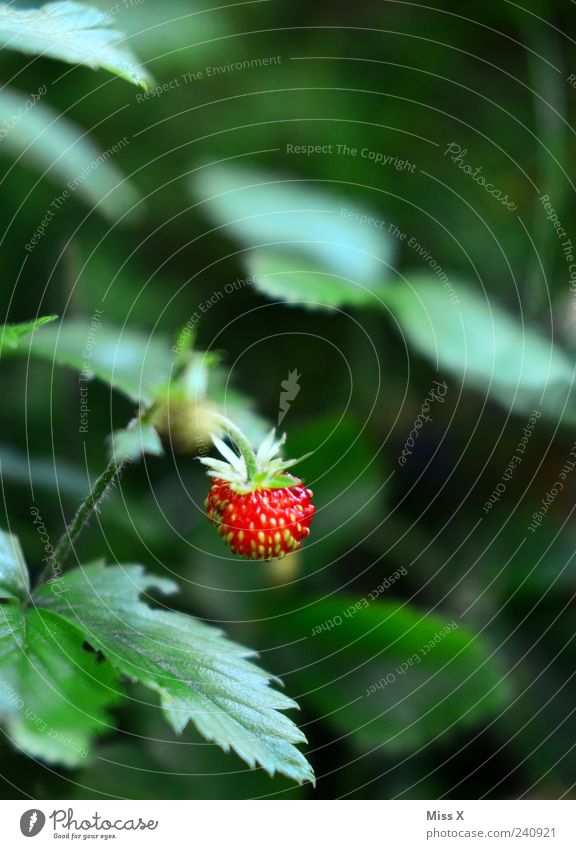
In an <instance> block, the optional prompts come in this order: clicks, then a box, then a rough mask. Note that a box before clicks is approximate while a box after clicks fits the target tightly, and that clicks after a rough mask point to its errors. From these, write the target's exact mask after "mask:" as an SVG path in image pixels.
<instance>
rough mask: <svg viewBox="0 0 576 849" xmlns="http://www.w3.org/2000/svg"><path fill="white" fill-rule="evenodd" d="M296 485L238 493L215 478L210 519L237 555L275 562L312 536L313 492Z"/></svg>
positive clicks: (227, 484)
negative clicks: (273, 559)
mask: <svg viewBox="0 0 576 849" xmlns="http://www.w3.org/2000/svg"><path fill="white" fill-rule="evenodd" d="M295 480H296V484H295V485H294V486H289V487H282V488H281V489H255V490H253V491H252V492H248V493H238V492H234V490H233V489H232V488H231V487H230V483H229V481H225V480H222V479H220V478H214V481H213V483H212V486H211V488H210V493H209V495H208V498H207V499H206V508H207V510H208V519H209V520H210V521H211V522H214V524H215V525H216V526H217V528H218V531H219V532H220V534H221V536H222V538H223V539H224V541H225V542H226V544H227V545H228V546H230V548H231V549H232V551H233V552H234V554H239V555H240V556H241V557H251V558H252V559H253V560H271V559H272V558H274V557H278V558H279V557H284V555H285V554H290V553H291V552H293V551H297V549H299V548H300V546H301V544H302V540H303V539H305V538H306V537H307V536H308V534H309V533H310V530H309V528H310V522H311V521H312V516H313V515H314V507H313V505H312V502H311V500H310V499H311V498H312V491H311V490H309V489H306V487H305V486H303V485H302V482H301V481H299V480H298V479H297V478H295Z"/></svg>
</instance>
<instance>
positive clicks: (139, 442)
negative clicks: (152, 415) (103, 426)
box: [109, 419, 164, 463]
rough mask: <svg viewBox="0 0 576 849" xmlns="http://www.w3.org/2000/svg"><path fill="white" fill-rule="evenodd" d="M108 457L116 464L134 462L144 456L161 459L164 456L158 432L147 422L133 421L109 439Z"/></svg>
mask: <svg viewBox="0 0 576 849" xmlns="http://www.w3.org/2000/svg"><path fill="white" fill-rule="evenodd" d="M109 442H110V456H111V457H112V458H113V459H114V460H115V461H116V463H123V462H134V461H136V460H139V459H140V457H142V455H144V454H151V455H153V456H155V457H161V456H162V455H163V454H164V449H163V447H162V440H161V439H160V437H159V436H158V431H157V430H156V428H155V427H154V426H153V425H151V424H150V423H149V422H143V421H142V420H141V419H133V420H132V421H131V422H130V423H129V424H128V426H127V427H125V428H124V429H123V430H116V431H114V433H113V434H111V436H110V437H109Z"/></svg>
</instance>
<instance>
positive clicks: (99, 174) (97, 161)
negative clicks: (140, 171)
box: [0, 88, 140, 221]
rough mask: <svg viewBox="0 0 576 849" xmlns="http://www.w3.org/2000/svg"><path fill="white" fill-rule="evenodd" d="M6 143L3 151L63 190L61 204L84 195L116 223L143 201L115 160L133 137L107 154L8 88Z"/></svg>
mask: <svg viewBox="0 0 576 849" xmlns="http://www.w3.org/2000/svg"><path fill="white" fill-rule="evenodd" d="M0 140H1V144H0V150H2V151H5V152H6V153H10V154H11V155H12V156H18V157H20V158H21V161H22V162H23V163H24V164H31V165H33V166H34V167H35V168H36V169H38V170H39V171H40V173H41V174H42V175H46V176H47V177H49V178H50V179H52V180H53V181H55V182H57V183H58V185H59V186H62V189H63V190H62V193H61V195H60V197H62V200H61V201H59V203H60V204H62V203H64V202H66V201H68V200H69V198H71V197H73V196H74V197H76V196H78V197H79V198H82V199H83V200H84V201H85V202H87V203H88V204H89V205H90V206H94V207H96V208H97V209H98V211H99V212H100V213H102V215H105V216H106V217H107V218H108V219H110V220H112V221H115V220H117V219H119V218H121V217H122V215H124V214H125V213H127V212H129V211H130V210H132V209H133V207H134V206H135V204H136V203H137V202H138V200H139V198H140V195H139V193H138V191H137V190H136V189H135V187H134V186H133V185H132V184H131V183H130V182H128V180H127V179H126V177H125V176H124V174H123V173H122V171H121V170H120V169H119V168H118V167H117V166H116V164H115V163H114V162H113V161H112V158H113V157H114V156H115V155H116V154H117V153H118V152H120V151H121V150H123V149H124V147H125V146H126V145H127V144H128V143H129V142H128V139H127V138H124V139H120V140H116V141H115V143H114V144H113V145H112V146H111V147H110V148H109V149H107V150H106V151H103V150H102V149H101V148H100V147H99V146H98V145H97V144H95V143H94V142H93V141H92V140H91V139H90V137H89V136H88V135H87V134H86V132H85V131H84V130H83V129H82V128H80V127H78V126H77V125H76V124H74V123H73V122H72V121H69V120H68V119H67V118H65V117H64V116H63V115H59V114H58V113H57V112H55V111H54V110H53V109H52V108H51V107H49V106H47V105H46V104H45V103H43V102H41V101H39V100H37V101H36V102H34V101H33V100H31V99H30V98H28V99H27V98H26V95H24V94H20V93H19V92H15V91H12V90H10V89H7V88H3V89H2V91H0ZM58 209H59V206H54V208H53V209H52V210H49V211H51V212H53V213H55V212H56V211H57V210H58ZM134 212H136V210H134ZM132 214H134V213H132Z"/></svg>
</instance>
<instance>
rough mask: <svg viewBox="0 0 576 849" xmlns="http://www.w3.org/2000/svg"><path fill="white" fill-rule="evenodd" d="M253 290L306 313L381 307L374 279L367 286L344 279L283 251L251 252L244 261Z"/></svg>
mask: <svg viewBox="0 0 576 849" xmlns="http://www.w3.org/2000/svg"><path fill="white" fill-rule="evenodd" d="M247 267H248V272H249V274H250V276H251V277H252V278H253V285H254V288H256V289H258V291H259V292H261V293H262V294H263V295H266V296H267V297H268V298H272V299H274V300H281V301H286V302H287V303H289V304H293V305H295V306H304V307H307V308H308V309H310V310H325V309H331V308H332V309H334V308H338V307H345V306H346V307H371V308H372V309H374V308H377V307H381V305H382V300H381V297H380V296H381V294H382V292H383V290H384V289H385V288H386V286H385V284H384V283H382V282H378V281H381V280H382V272H380V276H379V277H378V276H376V277H375V278H374V282H371V283H370V285H367V284H366V283H359V282H358V281H357V280H355V279H354V278H352V277H346V276H345V271H342V272H336V271H333V270H331V269H327V268H326V269H325V268H322V266H320V265H319V264H318V263H316V262H315V261H314V260H313V259H310V258H309V257H307V256H305V255H303V254H299V253H292V254H289V253H287V252H286V251H279V250H272V249H264V250H259V251H252V252H251V254H250V255H249V257H248V260H247Z"/></svg>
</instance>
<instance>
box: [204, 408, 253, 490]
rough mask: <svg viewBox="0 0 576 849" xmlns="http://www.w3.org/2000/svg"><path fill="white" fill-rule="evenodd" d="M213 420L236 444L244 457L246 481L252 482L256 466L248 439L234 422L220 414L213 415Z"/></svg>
mask: <svg viewBox="0 0 576 849" xmlns="http://www.w3.org/2000/svg"><path fill="white" fill-rule="evenodd" d="M214 418H215V419H216V420H217V421H219V422H221V423H222V425H223V426H224V428H225V429H226V431H227V433H228V436H229V437H230V438H231V439H232V440H233V441H234V442H235V443H236V446H237V448H238V450H239V451H240V453H241V454H242V456H243V457H244V461H245V463H246V473H247V476H248V480H253V478H254V476H255V475H256V473H257V472H258V464H257V462H256V454H255V453H254V449H253V448H252V446H251V445H250V443H249V442H248V439H247V438H246V436H245V435H244V434H243V433H242V431H241V430H240V428H239V427H238V426H237V425H235V424H234V422H231V421H230V419H227V418H226V416H221V415H220V413H214Z"/></svg>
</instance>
